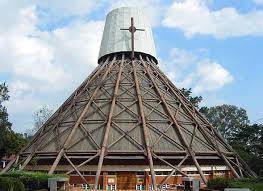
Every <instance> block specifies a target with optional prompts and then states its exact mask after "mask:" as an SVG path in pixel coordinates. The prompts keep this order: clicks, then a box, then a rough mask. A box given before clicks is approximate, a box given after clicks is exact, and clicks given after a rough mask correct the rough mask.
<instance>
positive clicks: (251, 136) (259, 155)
mask: <svg viewBox="0 0 263 191" xmlns="http://www.w3.org/2000/svg"><path fill="white" fill-rule="evenodd" d="M181 92H182V93H183V94H184V95H185V96H186V97H187V98H188V99H189V100H190V101H191V103H192V104H193V105H194V106H196V107H198V104H199V103H200V101H201V100H202V97H201V96H196V97H193V96H192V95H191V94H192V92H191V89H184V88H183V89H181ZM199 111H200V112H201V113H202V114H203V115H204V116H205V117H206V118H207V119H208V121H209V122H210V123H211V124H212V125H213V126H214V127H216V128H217V129H218V130H219V132H220V133H221V135H222V136H223V137H224V138H225V139H226V140H227V141H228V143H229V144H230V145H231V146H232V147H233V148H234V149H235V150H236V151H237V152H238V154H239V155H240V156H241V158H242V159H244V160H245V162H246V163H247V164H248V165H249V166H250V167H251V168H252V170H253V171H254V172H256V173H257V175H263V125H259V124H253V125H250V124H249V120H248V116H247V113H246V110H245V109H243V108H238V107H237V106H234V105H220V106H215V107H210V108H209V107H201V108H200V109H199Z"/></svg>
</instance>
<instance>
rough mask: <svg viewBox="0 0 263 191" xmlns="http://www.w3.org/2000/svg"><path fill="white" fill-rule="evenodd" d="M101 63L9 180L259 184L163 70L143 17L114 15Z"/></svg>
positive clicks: (107, 185)
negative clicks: (26, 173) (30, 174)
mask: <svg viewBox="0 0 263 191" xmlns="http://www.w3.org/2000/svg"><path fill="white" fill-rule="evenodd" d="M131 18H132V21H133V22H134V23H133V22H132V25H131ZM135 26H136V27H137V28H135ZM126 29H127V30H126ZM135 31H136V32H135ZM98 62H99V64H98V66H97V68H96V69H95V70H94V71H93V72H92V74H90V75H89V77H88V78H87V79H86V80H85V81H84V82H83V83H82V84H81V85H80V86H79V87H78V88H77V89H76V90H75V91H74V92H73V94H72V95H71V96H70V97H69V98H68V99H67V100H66V101H65V102H64V103H63V104H62V106H61V107H60V108H59V109H58V110H57V111H56V112H55V113H54V114H53V116H52V117H51V118H50V119H49V120H48V121H47V122H46V123H45V124H44V125H43V127H42V128H41V129H40V130H39V131H38V132H37V133H36V134H35V136H34V137H33V139H32V141H31V142H30V143H29V144H28V145H27V146H26V147H25V148H24V149H23V150H21V152H20V153H19V155H18V156H17V157H16V159H15V160H13V161H12V162H11V163H9V165H8V166H7V167H6V168H5V169H4V171H3V172H6V171H7V170H9V169H10V168H13V167H14V166H19V165H20V167H19V168H20V169H26V170H32V171H45V172H48V173H49V174H52V173H67V174H69V175H70V176H71V183H73V184H77V183H81V184H83V187H86V188H88V187H90V188H96V189H107V190H116V189H121V190H125V189H127V190H135V189H136V190H148V189H160V188H163V189H168V188H169V189H173V188H176V186H177V185H180V184H182V180H183V178H184V177H195V178H197V179H200V180H201V182H202V183H203V184H206V183H207V180H208V179H211V178H214V177H217V176H225V177H236V178H240V177H243V176H255V174H254V173H253V172H252V171H251V170H250V169H249V167H248V166H247V165H246V163H245V162H243V160H242V159H241V158H240V157H239V156H238V155H237V154H236V152H235V151H234V150H233V149H232V148H231V147H230V146H229V144H228V143H227V142H226V141H225V140H224V139H223V138H222V137H221V136H220V134H219V133H218V131H217V130H216V129H215V128H214V127H212V126H211V124H209V122H208V121H207V120H206V119H205V118H204V117H203V116H202V115H201V114H200V113H199V112H198V110H196V108H195V107H194V106H193V105H192V104H191V102H190V101H189V100H187V99H186V98H185V97H184V95H183V94H182V93H181V92H180V91H179V90H178V89H177V88H176V86H175V85H174V84H173V83H172V82H171V81H170V80H169V79H168V78H167V77H166V76H165V74H163V73H162V71H161V70H160V69H159V67H158V65H157V64H158V63H157V57H156V52H155V47H154V41H153V37H152V32H151V27H150V25H149V23H148V22H147V19H146V18H145V17H144V15H143V14H142V11H141V10H139V9H137V8H127V7H126V8H119V9H115V10H113V11H112V12H110V13H109V14H108V16H107V20H106V24H105V28H104V33H103V39H102V43H101V49H100V54H99V59H98Z"/></svg>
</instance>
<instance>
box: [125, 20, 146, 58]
mask: <svg viewBox="0 0 263 191" xmlns="http://www.w3.org/2000/svg"><path fill="white" fill-rule="evenodd" d="M120 30H128V31H130V33H131V47H132V52H131V59H132V60H133V59H134V33H135V32H136V31H145V30H144V29H137V28H136V27H135V26H134V22H133V17H131V26H130V27H129V28H128V29H120Z"/></svg>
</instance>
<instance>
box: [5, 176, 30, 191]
mask: <svg viewBox="0 0 263 191" xmlns="http://www.w3.org/2000/svg"><path fill="white" fill-rule="evenodd" d="M25 190H26V189H25V187H24V184H23V183H22V182H21V181H20V180H18V179H16V178H12V177H0V191H25Z"/></svg>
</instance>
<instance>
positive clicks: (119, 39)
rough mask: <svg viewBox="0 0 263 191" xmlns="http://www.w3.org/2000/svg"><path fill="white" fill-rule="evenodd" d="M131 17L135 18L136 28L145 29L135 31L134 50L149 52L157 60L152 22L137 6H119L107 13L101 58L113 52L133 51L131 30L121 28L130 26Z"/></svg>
mask: <svg viewBox="0 0 263 191" xmlns="http://www.w3.org/2000/svg"><path fill="white" fill-rule="evenodd" d="M131 17H133V18H134V24H135V27H136V28H140V29H144V31H138V32H136V33H135V36H134V43H135V47H134V51H135V52H140V53H145V54H148V55H150V56H152V57H153V58H154V59H155V60H157V59H156V58H157V56H156V51H155V45H154V40H153V34H152V29H151V26H150V23H149V21H148V19H147V18H146V16H145V15H144V14H143V11H142V10H141V9H139V8H136V7H121V8H117V9H114V10H112V11H111V12H110V13H109V14H108V15H107V18H106V23H105V26H104V31H103V37H102V41H101V46H100V52H99V60H100V58H102V57H103V56H105V55H108V54H111V53H116V52H130V51H132V48H131V42H130V41H131V35H130V33H129V31H125V30H121V29H122V28H129V27H130V25H131V21H130V20H131Z"/></svg>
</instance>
